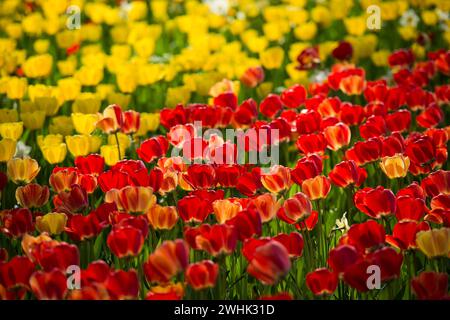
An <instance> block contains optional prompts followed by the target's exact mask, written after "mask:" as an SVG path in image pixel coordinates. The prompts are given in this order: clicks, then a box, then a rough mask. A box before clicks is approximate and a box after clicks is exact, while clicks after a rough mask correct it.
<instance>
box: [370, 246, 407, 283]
mask: <svg viewBox="0 0 450 320" xmlns="http://www.w3.org/2000/svg"><path fill="white" fill-rule="evenodd" d="M366 259H367V260H368V261H369V263H370V265H375V266H378V267H379V268H380V271H381V281H387V280H391V279H393V278H398V277H399V276H400V270H401V268H402V263H403V255H402V254H401V253H398V252H397V251H395V249H393V248H389V247H384V248H381V249H378V250H376V251H374V252H371V253H369V254H368V255H367V257H366Z"/></svg>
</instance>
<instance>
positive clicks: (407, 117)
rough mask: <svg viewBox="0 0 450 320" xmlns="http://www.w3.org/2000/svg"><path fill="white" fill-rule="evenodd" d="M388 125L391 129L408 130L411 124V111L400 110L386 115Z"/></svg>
mask: <svg viewBox="0 0 450 320" xmlns="http://www.w3.org/2000/svg"><path fill="white" fill-rule="evenodd" d="M386 126H387V128H388V129H389V131H400V132H403V131H408V130H409V127H410V126H411V112H410V111H409V110H398V111H396V112H394V113H391V114H388V115H387V116H386Z"/></svg>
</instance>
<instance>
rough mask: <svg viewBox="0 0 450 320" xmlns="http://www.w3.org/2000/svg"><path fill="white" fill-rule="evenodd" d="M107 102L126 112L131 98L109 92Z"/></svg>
mask: <svg viewBox="0 0 450 320" xmlns="http://www.w3.org/2000/svg"><path fill="white" fill-rule="evenodd" d="M169 89H170V88H169ZM107 100H108V105H110V104H118V105H119V106H120V107H121V108H122V110H127V109H128V106H129V105H130V102H131V96H130V95H128V94H123V93H117V92H111V93H109V94H108V96H107ZM91 113H92V112H91Z"/></svg>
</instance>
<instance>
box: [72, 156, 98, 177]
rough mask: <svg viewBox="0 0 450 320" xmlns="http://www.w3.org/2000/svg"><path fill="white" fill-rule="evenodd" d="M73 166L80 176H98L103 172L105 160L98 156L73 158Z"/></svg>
mask: <svg viewBox="0 0 450 320" xmlns="http://www.w3.org/2000/svg"><path fill="white" fill-rule="evenodd" d="M75 166H76V167H77V169H78V171H79V172H80V173H82V174H92V175H95V176H98V175H99V174H101V173H102V172H103V169H104V167H105V159H104V158H103V157H102V156H101V155H99V154H90V155H87V156H85V157H82V156H78V157H76V158H75Z"/></svg>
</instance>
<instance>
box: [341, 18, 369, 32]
mask: <svg viewBox="0 0 450 320" xmlns="http://www.w3.org/2000/svg"><path fill="white" fill-rule="evenodd" d="M344 25H345V28H346V29H347V32H348V33H349V34H350V35H353V36H362V35H363V34H364V32H365V31H366V17H365V16H360V17H351V18H346V19H344Z"/></svg>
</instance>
